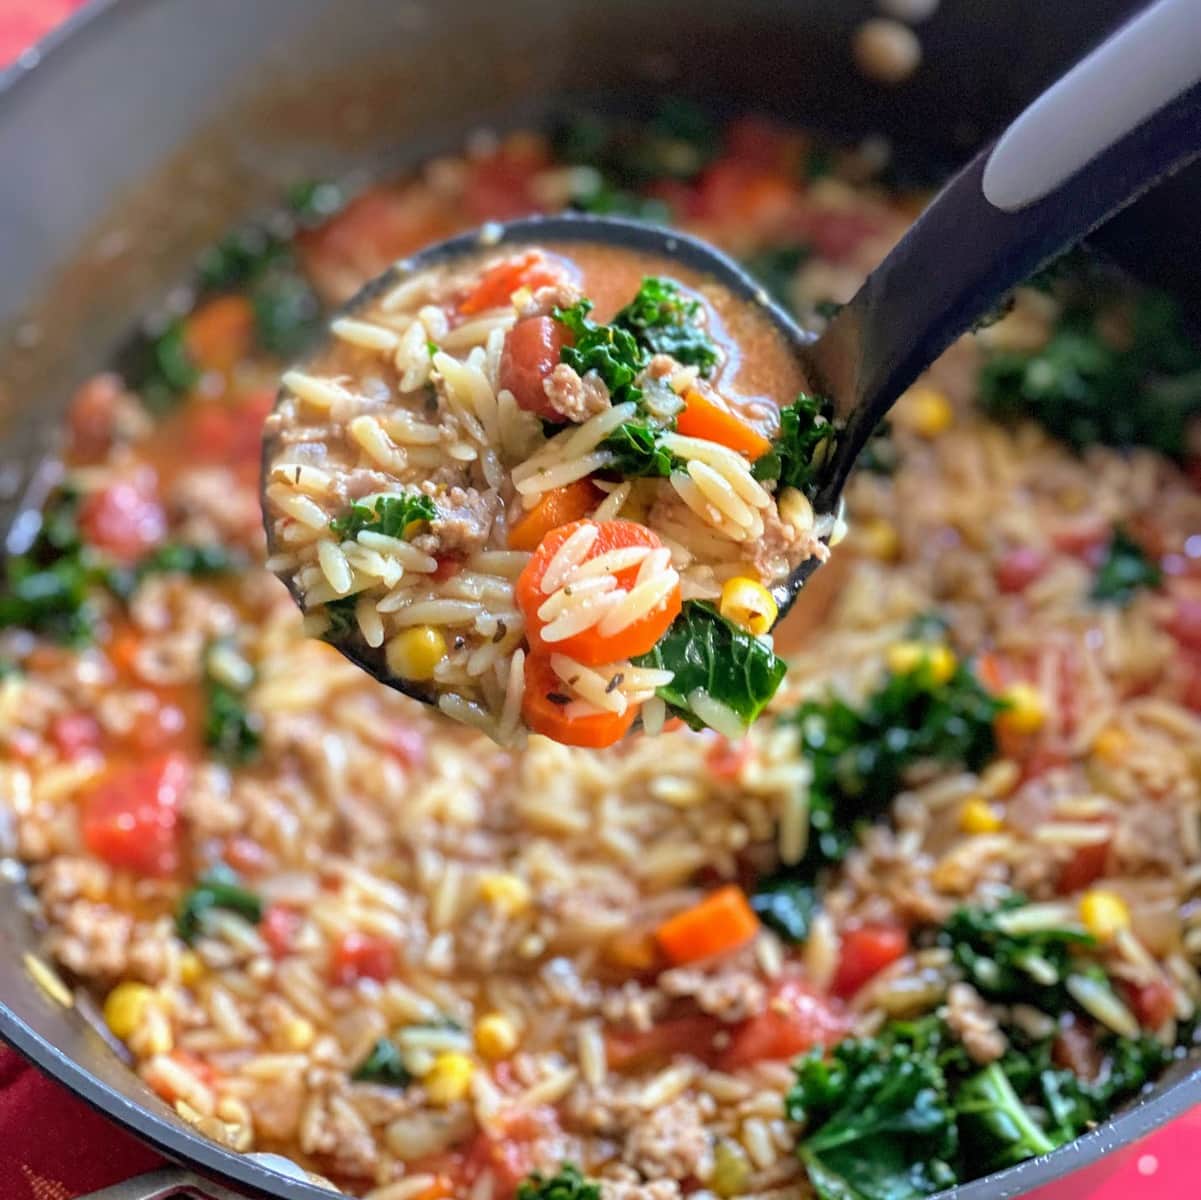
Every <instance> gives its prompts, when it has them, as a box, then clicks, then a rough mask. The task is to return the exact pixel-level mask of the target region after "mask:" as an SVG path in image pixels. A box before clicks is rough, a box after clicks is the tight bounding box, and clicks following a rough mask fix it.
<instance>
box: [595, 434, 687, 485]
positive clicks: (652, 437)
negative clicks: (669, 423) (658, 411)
mask: <svg viewBox="0 0 1201 1200" xmlns="http://www.w3.org/2000/svg"><path fill="white" fill-rule="evenodd" d="M662 433H663V430H662V427H661V426H659V425H656V424H655V423H654V422H652V421H626V422H625V423H624V424H622V425H619V426H618V427H617V428H616V429H615V430H614V431H613V432H612V433H611V434H609V436H608V437H607V438H605V439H604V441H602V442H601V444H600V448H601V449H602V450H608V451H609V452H610V453H612V454H613V455H615V457H616V461H615V462H614V464H613V466H612V470H614V471H616V472H617V473H618V474H619V475H621V477H622V478H623V479H635V478H642V477H644V476H645V477H652V478H653V477H660V478H666V477H667V476H668V475H670V474H671V473H672V471H674V470H675V469H676V468H677V467H679V466H680V465H681V462H680V459H678V458H677V457H676V456H675V455H674V454H672V452H671V451H670V450H668V449H667V447H666V446H664V445H663V440H662Z"/></svg>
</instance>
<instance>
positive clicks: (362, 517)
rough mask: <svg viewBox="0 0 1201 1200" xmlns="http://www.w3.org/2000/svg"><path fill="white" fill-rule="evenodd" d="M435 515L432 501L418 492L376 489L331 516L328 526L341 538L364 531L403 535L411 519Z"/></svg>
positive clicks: (430, 518)
mask: <svg viewBox="0 0 1201 1200" xmlns="http://www.w3.org/2000/svg"><path fill="white" fill-rule="evenodd" d="M437 515H438V509H437V507H436V506H435V504H434V502H433V500H432V499H430V497H429V496H427V495H425V494H424V493H422V492H399V493H397V494H395V495H385V494H384V493H382V492H379V493H377V494H375V495H374V496H364V497H363V499H362V500H356V501H355V502H354V503H353V504H352V505H351V506H350V509H349V511H348V512H345V513H343V514H342V516H340V517H334V519H333V520H332V521H330V523H329V527H330V529H332V530H333V531H334V533H336V534H337V535H338V536H339V537H341V538H355V537H357V536H358V535H359V534H360V533H362V532H363V531H364V530H365V531H367V532H368V533H382V534H384V535H386V536H387V537H394V538H403V537H405V536H406V535H407V533H408V531H409V527H410V526H411V525H412V524H413V523H414V522H415V521H432V520H433V519H434V518H435V517H436V516H437Z"/></svg>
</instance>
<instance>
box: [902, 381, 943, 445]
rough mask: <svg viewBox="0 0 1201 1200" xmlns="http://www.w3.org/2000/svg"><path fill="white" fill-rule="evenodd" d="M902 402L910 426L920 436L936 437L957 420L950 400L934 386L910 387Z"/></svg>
mask: <svg viewBox="0 0 1201 1200" xmlns="http://www.w3.org/2000/svg"><path fill="white" fill-rule="evenodd" d="M902 404H903V405H904V409H903V411H904V412H905V414H906V416H907V418H908V422H907V423H908V425H909V427H910V428H911V429H912V430H913V432H914V433H916V434H918V435H919V436H920V437H924V438H936V437H938V436H939V435H940V434H943V433H946V431H947V430H948V429H950V428H951V425H952V424H953V423H954V421H955V410H954V409H953V408H952V407H951V402H950V400H948V399H947V397H946V396H945V395H944V394H943V393H942V392H940V391H937V390H936V389H934V388H928V387H915V388H910V389H909V391H908V392H907V393H906V395H905V398H904V400H903V401H902Z"/></svg>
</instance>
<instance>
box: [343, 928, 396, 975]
mask: <svg viewBox="0 0 1201 1200" xmlns="http://www.w3.org/2000/svg"><path fill="white" fill-rule="evenodd" d="M395 968H396V947H395V946H394V945H393V944H392V943H391V942H389V941H386V940H385V939H384V938H382V937H375V936H374V935H373V934H369V933H359V932H358V931H357V930H352V931H351V932H350V933H347V934H344V935H343V936H342V938H341V939H340V940H339V942H338V944H337V945H336V946H335V947H334V956H333V962H332V964H331V975H332V978H333V982H334V983H335V984H337V985H339V986H340V987H350V986H351V985H352V984H354V983H357V982H358V981H359V980H360V979H375V980H377V981H378V982H380V983H382V982H383V981H384V980H385V979H387V978H389V977H390V976H391V974H392V972H393V971H394V970H395Z"/></svg>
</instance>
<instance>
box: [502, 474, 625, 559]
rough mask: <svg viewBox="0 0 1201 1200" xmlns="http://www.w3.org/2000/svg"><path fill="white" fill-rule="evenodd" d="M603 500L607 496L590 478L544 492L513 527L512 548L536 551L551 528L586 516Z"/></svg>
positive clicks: (511, 533)
mask: <svg viewBox="0 0 1201 1200" xmlns="http://www.w3.org/2000/svg"><path fill="white" fill-rule="evenodd" d="M603 499H604V493H602V492H601V490H600V488H598V487H597V486H596V484H594V483H592V482H591V481H589V480H587V479H577V480H576V481H575V483H569V484H567V485H566V486H565V487H559V488H552V489H551V490H550V491H549V492H543V494H542V498H541V499H540V500H539V501H538V503H537V504H535V505H534V507H533V508H531V509H530V511H529V512H527V513H523V514H522V515H521V516H520V517H519V518H518V519H517V520H516V521H514V522H513V524H512V526H511V527H510V529H509V549H510V550H529V551H531V552H532V551H534V550H537V549H538V543H539V542H540V541H542V539H543V538H544V537H546V535H547V534H548V533H550V531H551V530H552V529H558V528H559V526H560V525H566V524H568V523H569V522H571V521H578V520H579V519H580V518H581V517H586V516H587V515H588V514H589V513H590V512H591V511H592V510H593V509H594V508H595V507H596V506H597V505H598V504H599V503H600V502H601V501H602V500H603Z"/></svg>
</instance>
